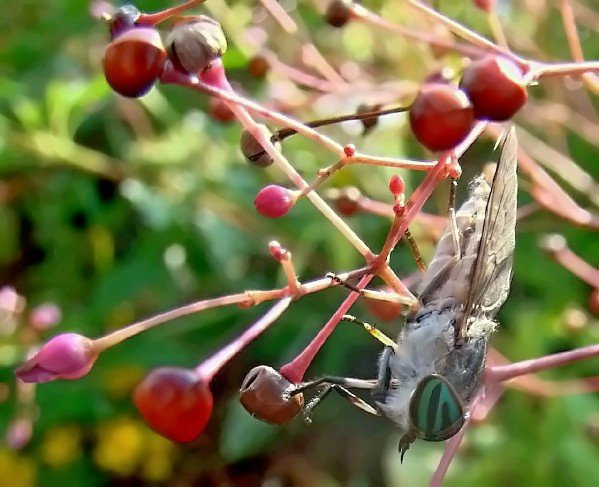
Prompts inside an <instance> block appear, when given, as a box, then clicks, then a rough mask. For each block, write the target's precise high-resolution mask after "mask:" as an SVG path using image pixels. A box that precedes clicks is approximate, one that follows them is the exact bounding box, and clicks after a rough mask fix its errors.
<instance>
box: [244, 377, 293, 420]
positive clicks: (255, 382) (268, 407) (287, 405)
mask: <svg viewBox="0 0 599 487" xmlns="http://www.w3.org/2000/svg"><path fill="white" fill-rule="evenodd" d="M292 389H293V384H292V383H291V382H290V381H289V380H288V379H286V378H285V377H283V376H282V375H281V373H280V372H279V371H277V370H275V369H273V368H272V367H268V366H266V365H259V366H258V367H254V368H253V369H252V370H250V371H249V372H248V374H247V375H246V376H245V379H244V380H243V383H242V384H241V388H240V389H239V401H240V402H241V404H242V405H243V407H244V408H245V409H246V410H247V411H248V412H249V413H250V414H251V415H252V416H254V417H255V418H258V419H259V420H261V421H265V422H266V423H270V424H283V423H287V422H288V421H290V420H291V419H292V418H294V417H295V416H296V415H297V413H299V412H300V411H301V410H302V408H303V406H304V396H303V394H301V393H300V394H295V395H293V396H292V395H289V391H290V390H292Z"/></svg>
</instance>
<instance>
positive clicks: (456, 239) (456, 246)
mask: <svg viewBox="0 0 599 487" xmlns="http://www.w3.org/2000/svg"><path fill="white" fill-rule="evenodd" d="M457 186H458V181H457V179H452V180H451V183H450V185H449V204H448V206H447V214H448V215H449V226H450V228H451V238H452V240H453V250H454V256H455V258H456V259H457V260H459V259H461V258H462V251H461V246H460V233H459V231H458V221H457V218H456V215H455V191H456V188H457Z"/></svg>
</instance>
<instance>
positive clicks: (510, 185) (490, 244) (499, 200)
mask: <svg viewBox="0 0 599 487" xmlns="http://www.w3.org/2000/svg"><path fill="white" fill-rule="evenodd" d="M517 151H518V141H517V139H516V131H515V129H514V128H513V127H512V128H511V129H510V130H509V132H508V133H507V136H506V137H505V140H504V142H503V145H502V148H501V156H500V157H499V163H498V164H497V169H496V171H495V176H494V178H493V183H492V185H491V193H490V195H489V199H488V200H487V206H486V210H485V220H484V224H483V230H482V235H481V238H480V242H479V244H478V253H477V257H476V262H475V264H474V272H473V274H472V280H471V285H470V290H469V292H468V299H467V301H466V306H465V308H464V314H463V318H462V321H461V324H460V327H459V328H460V332H461V335H462V336H464V335H465V333H466V331H467V329H468V326H469V323H470V321H471V320H472V318H476V317H480V316H482V315H485V316H486V317H488V318H493V317H494V316H495V314H497V312H498V311H499V308H500V307H501V305H502V304H503V303H504V302H505V300H506V299H507V296H508V293H509V290H510V281H511V278H512V257H513V253H514V246H515V240H516V237H515V227H516V194H517V191H518V182H517V177H516V167H517Z"/></svg>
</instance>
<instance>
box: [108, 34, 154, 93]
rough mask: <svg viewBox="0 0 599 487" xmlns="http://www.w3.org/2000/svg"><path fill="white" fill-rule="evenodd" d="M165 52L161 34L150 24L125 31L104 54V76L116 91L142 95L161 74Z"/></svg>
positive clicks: (109, 45)
mask: <svg viewBox="0 0 599 487" xmlns="http://www.w3.org/2000/svg"><path fill="white" fill-rule="evenodd" d="M165 61H166V51H165V49H164V46H163V45H162V40H161V39H160V34H159V33H158V31H157V30H156V29H153V28H150V27H136V28H134V29H130V30H127V31H126V32H125V33H123V34H122V35H120V36H118V37H117V38H116V39H114V40H113V41H112V42H111V43H110V44H108V47H107V48H106V52H105V53H104V75H105V76H106V81H108V84H109V85H110V86H111V87H112V89H113V90H114V91H116V92H117V93H119V94H121V95H123V96H128V97H132V98H135V97H138V96H142V95H145V94H146V93H147V92H148V91H150V89H151V88H152V86H153V85H154V83H155V82H156V80H157V79H158V77H159V76H160V75H161V74H162V71H163V69H164V63H165Z"/></svg>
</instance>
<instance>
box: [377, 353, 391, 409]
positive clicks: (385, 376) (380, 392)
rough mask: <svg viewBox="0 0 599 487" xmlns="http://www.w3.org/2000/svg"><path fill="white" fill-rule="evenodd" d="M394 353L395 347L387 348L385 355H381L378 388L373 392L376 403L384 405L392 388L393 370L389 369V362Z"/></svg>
mask: <svg viewBox="0 0 599 487" xmlns="http://www.w3.org/2000/svg"><path fill="white" fill-rule="evenodd" d="M394 353H395V349H394V348H393V347H385V349H384V350H383V353H381V358H380V359H379V375H378V378H377V387H376V389H375V390H374V391H372V398H373V399H374V400H375V402H381V403H384V402H385V400H386V399H387V393H388V392H389V389H390V388H391V368H390V367H389V360H390V359H391V356H392V355H393V354H394Z"/></svg>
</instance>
